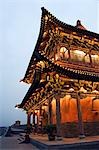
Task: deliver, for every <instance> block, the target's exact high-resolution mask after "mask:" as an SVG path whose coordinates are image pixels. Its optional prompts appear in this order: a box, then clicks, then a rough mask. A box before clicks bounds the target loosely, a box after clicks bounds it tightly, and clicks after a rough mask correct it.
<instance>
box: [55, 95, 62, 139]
mask: <svg viewBox="0 0 99 150" xmlns="http://www.w3.org/2000/svg"><path fill="white" fill-rule="evenodd" d="M55 99H56V129H57V140H61V139H62V138H61V113H60V96H59V95H57V96H55Z"/></svg>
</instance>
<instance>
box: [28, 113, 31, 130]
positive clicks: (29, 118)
mask: <svg viewBox="0 0 99 150" xmlns="http://www.w3.org/2000/svg"><path fill="white" fill-rule="evenodd" d="M30 124H31V114H30V113H27V127H30Z"/></svg>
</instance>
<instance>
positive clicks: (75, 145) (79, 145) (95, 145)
mask: <svg viewBox="0 0 99 150" xmlns="http://www.w3.org/2000/svg"><path fill="white" fill-rule="evenodd" d="M30 137H31V140H32V143H33V144H35V145H40V147H42V149H43V147H44V146H45V147H49V149H51V150H52V149H54V150H56V149H57V150H59V149H62V150H70V149H72V150H99V136H89V137H85V138H83V139H79V138H63V140H61V141H57V140H55V141H48V137H47V135H33V134H31V136H30ZM35 141H36V142H35Z"/></svg>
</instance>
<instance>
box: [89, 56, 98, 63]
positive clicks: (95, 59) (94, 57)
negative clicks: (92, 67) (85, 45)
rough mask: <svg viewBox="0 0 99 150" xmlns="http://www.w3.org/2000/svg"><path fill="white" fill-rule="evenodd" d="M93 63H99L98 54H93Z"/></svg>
mask: <svg viewBox="0 0 99 150" xmlns="http://www.w3.org/2000/svg"><path fill="white" fill-rule="evenodd" d="M91 59H92V63H93V64H99V56H98V55H91Z"/></svg>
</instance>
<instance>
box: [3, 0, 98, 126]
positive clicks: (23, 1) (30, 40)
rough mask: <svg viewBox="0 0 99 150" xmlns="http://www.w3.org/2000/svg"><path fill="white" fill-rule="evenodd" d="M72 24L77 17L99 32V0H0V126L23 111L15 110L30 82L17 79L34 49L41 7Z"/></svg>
mask: <svg viewBox="0 0 99 150" xmlns="http://www.w3.org/2000/svg"><path fill="white" fill-rule="evenodd" d="M43 6H44V7H45V8H46V9H48V10H49V11H50V12H51V13H52V14H53V15H55V16H56V17H57V18H58V19H60V20H61V21H63V22H66V23H68V24H71V25H75V24H76V20H77V19H80V20H81V21H82V24H84V25H85V27H86V28H87V29H88V30H91V31H93V32H99V28H98V26H99V1H98V0H1V1H0V20H1V21H0V32H1V34H0V72H1V74H0V126H2V125H5V126H8V125H11V124H13V123H14V122H15V121H16V120H17V119H19V120H21V121H22V122H23V123H25V122H26V115H25V112H24V111H22V110H16V109H15V108H14V106H15V105H16V104H17V103H20V102H21V101H22V99H23V97H24V96H25V94H26V91H27V90H28V88H29V85H27V84H25V83H20V82H19V81H20V79H22V78H23V77H24V74H25V71H26V68H27V66H28V63H29V60H30V57H31V55H32V53H33V50H34V47H35V44H36V41H37V38H38V34H39V27H40V17H41V7H43Z"/></svg>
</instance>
